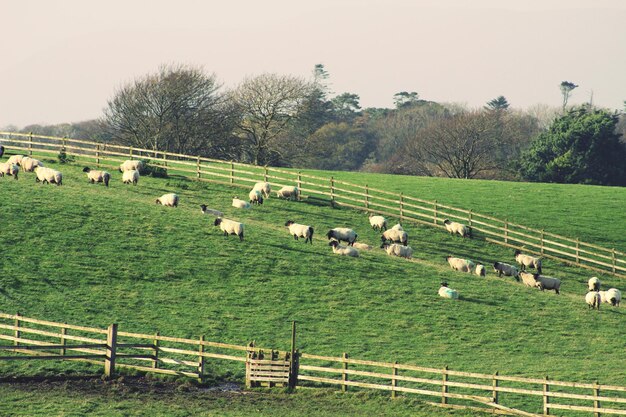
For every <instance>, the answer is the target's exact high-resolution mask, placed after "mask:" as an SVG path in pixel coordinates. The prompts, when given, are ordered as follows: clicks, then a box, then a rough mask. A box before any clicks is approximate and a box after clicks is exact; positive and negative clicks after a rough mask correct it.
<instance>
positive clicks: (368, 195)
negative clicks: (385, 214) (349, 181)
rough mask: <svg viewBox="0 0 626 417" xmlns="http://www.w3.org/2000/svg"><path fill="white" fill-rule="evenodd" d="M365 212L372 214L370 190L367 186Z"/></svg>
mask: <svg viewBox="0 0 626 417" xmlns="http://www.w3.org/2000/svg"><path fill="white" fill-rule="evenodd" d="M365 210H366V212H367V213H369V212H370V188H369V187H368V186H367V184H365Z"/></svg>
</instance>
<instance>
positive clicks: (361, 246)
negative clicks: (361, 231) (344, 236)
mask: <svg viewBox="0 0 626 417" xmlns="http://www.w3.org/2000/svg"><path fill="white" fill-rule="evenodd" d="M352 247H354V248H357V249H359V250H372V249H373V247H372V246H371V245H368V244H367V243H362V242H354V243H353V244H352Z"/></svg>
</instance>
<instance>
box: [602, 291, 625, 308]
mask: <svg viewBox="0 0 626 417" xmlns="http://www.w3.org/2000/svg"><path fill="white" fill-rule="evenodd" d="M603 292H604V297H602V301H603V302H605V303H609V304H611V305H612V306H613V307H619V303H620V302H621V301H622V292H621V291H620V290H618V289H617V288H609V289H608V290H606V291H600V294H601V295H602V293H603Z"/></svg>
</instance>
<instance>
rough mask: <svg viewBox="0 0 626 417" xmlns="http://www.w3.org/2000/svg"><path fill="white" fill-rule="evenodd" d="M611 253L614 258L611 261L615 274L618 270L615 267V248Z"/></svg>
mask: <svg viewBox="0 0 626 417" xmlns="http://www.w3.org/2000/svg"><path fill="white" fill-rule="evenodd" d="M611 254H612V258H613V259H612V262H611V263H612V264H613V273H614V274H615V273H616V272H617V270H616V269H615V248H613V249H612V250H611Z"/></svg>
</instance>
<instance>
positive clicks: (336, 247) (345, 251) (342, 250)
mask: <svg viewBox="0 0 626 417" xmlns="http://www.w3.org/2000/svg"><path fill="white" fill-rule="evenodd" d="M328 245H329V246H332V247H333V253H336V254H338V255H345V256H352V257H353V258H358V257H359V251H358V250H356V249H354V248H353V247H352V246H342V245H340V244H339V242H337V241H336V240H331V241H330V242H328Z"/></svg>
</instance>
